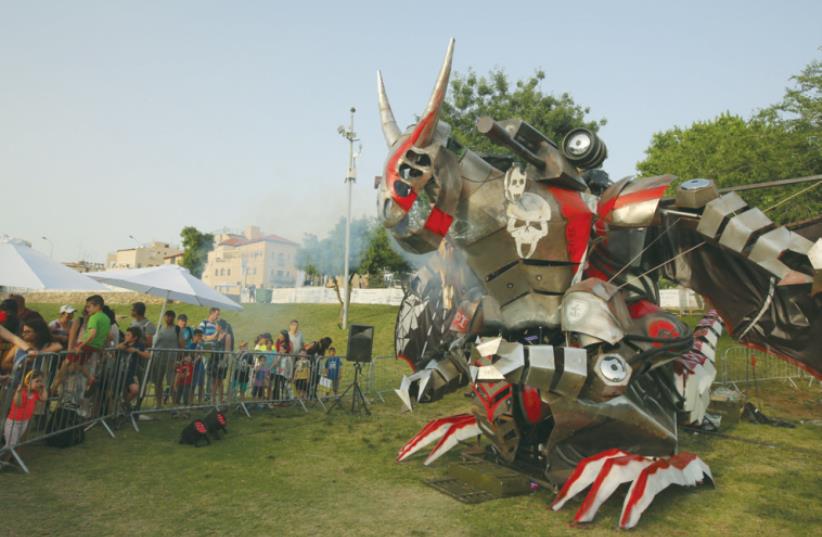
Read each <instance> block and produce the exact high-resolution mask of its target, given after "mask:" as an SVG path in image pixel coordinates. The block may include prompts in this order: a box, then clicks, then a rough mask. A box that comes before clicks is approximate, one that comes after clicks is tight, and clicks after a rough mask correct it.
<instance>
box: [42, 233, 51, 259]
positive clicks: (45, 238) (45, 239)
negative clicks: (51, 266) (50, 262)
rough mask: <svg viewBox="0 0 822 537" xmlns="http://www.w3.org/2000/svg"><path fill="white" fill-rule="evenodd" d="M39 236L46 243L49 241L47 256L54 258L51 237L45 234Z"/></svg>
mask: <svg viewBox="0 0 822 537" xmlns="http://www.w3.org/2000/svg"><path fill="white" fill-rule="evenodd" d="M40 238H41V239H43V240H44V241H46V242H47V243H49V257H50V258H52V259H54V243H53V242H51V239H49V238H48V237H46V236H45V235H43V236H42V237H40Z"/></svg>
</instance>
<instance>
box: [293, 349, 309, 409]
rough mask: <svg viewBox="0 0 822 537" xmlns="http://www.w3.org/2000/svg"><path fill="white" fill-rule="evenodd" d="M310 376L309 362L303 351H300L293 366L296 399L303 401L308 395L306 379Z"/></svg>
mask: <svg viewBox="0 0 822 537" xmlns="http://www.w3.org/2000/svg"><path fill="white" fill-rule="evenodd" d="M310 374H311V362H310V361H309V360H308V356H307V355H306V354H305V351H300V355H299V356H298V357H297V362H296V363H295V364H294V388H296V389H297V397H299V398H300V399H305V398H306V396H307V395H308V377H309V375H310Z"/></svg>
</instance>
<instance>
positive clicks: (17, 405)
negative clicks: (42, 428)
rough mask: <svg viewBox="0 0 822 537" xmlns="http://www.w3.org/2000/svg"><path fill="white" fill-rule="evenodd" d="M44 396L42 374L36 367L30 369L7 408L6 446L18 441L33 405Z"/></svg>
mask: <svg viewBox="0 0 822 537" xmlns="http://www.w3.org/2000/svg"><path fill="white" fill-rule="evenodd" d="M46 398H47V394H46V386H45V383H44V382H43V374H42V373H41V372H40V371H39V370H36V369H35V370H33V371H30V372H29V374H28V375H26V376H25V378H24V379H23V383H22V384H20V387H19V388H17V391H16V392H15V394H14V398H13V399H12V402H11V410H9V415H8V417H7V419H6V424H5V426H4V427H3V435H4V436H5V437H6V446H7V447H10V448H13V447H14V446H16V445H17V444H19V443H20V440H21V439H22V438H23V435H24V434H25V433H26V429H27V428H28V426H29V421H30V420H31V417H32V415H33V414H34V407H35V406H36V405H37V402H38V401H45V400H46Z"/></svg>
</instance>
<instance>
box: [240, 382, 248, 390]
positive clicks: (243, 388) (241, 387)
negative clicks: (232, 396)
mask: <svg viewBox="0 0 822 537" xmlns="http://www.w3.org/2000/svg"><path fill="white" fill-rule="evenodd" d="M247 389H248V382H240V383H239V390H240V393H245V391H246V390H247Z"/></svg>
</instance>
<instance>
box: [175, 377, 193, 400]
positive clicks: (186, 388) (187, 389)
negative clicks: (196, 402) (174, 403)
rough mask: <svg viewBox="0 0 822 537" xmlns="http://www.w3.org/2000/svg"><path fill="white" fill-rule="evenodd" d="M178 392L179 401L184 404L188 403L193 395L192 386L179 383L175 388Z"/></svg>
mask: <svg viewBox="0 0 822 537" xmlns="http://www.w3.org/2000/svg"><path fill="white" fill-rule="evenodd" d="M175 388H176V390H177V400H178V401H180V400H182V401H183V402H184V403H185V402H187V401H188V398H189V396H190V395H191V384H182V383H180V382H178V383H177V384H176V386H175Z"/></svg>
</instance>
